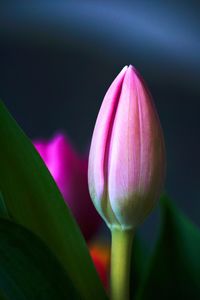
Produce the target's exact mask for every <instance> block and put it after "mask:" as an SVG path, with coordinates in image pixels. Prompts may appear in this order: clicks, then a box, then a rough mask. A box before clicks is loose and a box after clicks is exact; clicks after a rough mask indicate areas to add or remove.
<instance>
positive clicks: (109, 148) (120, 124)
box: [88, 66, 165, 229]
mask: <svg viewBox="0 0 200 300" xmlns="http://www.w3.org/2000/svg"><path fill="white" fill-rule="evenodd" d="M164 175H165V146H164V139H163V133H162V129H161V126H160V122H159V118H158V115H157V112H156V109H155V106H154V103H153V100H152V98H151V95H150V93H149V91H148V89H147V87H146V86H145V83H144V81H143V79H142V78H141V76H140V75H139V74H138V72H137V71H136V70H135V69H134V67H133V66H129V67H127V66H126V67H124V68H123V70H122V71H121V72H120V73H119V75H118V76H117V77H116V79H115V80H114V82H113V83H112V84H111V86H110V88H109V89H108V91H107V93H106V95H105V98H104V100H103V103H102V106H101V108H100V111H99V114H98V118H97V121H96V125H95V128H94V132H93V137H92V143H91V148H90V154H89V170H88V181H89V191H90V196H91V198H92V200H93V202H94V205H95V207H96V209H97V211H98V212H99V214H100V215H101V216H102V217H103V219H104V220H105V221H106V223H107V225H108V226H109V227H110V228H113V227H119V228H121V229H133V228H135V227H136V226H137V225H138V224H139V223H141V222H142V221H143V219H144V218H145V217H146V216H147V215H148V214H149V212H150V211H151V210H152V208H153V207H154V206H155V204H156V201H157V200H158V198H159V195H160V192H161V190H162V187H163V183H164Z"/></svg>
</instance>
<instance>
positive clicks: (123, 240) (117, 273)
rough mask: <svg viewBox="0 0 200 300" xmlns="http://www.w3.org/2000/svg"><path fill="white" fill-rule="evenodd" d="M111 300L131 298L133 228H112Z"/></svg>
mask: <svg viewBox="0 0 200 300" xmlns="http://www.w3.org/2000/svg"><path fill="white" fill-rule="evenodd" d="M111 235H112V247H111V276H110V289H111V290H110V295H111V300H121V299H126V300H128V299H129V289H130V287H129V286H130V284H129V281H130V266H131V254H132V242H133V236H134V232H133V230H120V229H112V230H111Z"/></svg>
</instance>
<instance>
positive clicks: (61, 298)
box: [0, 219, 81, 300]
mask: <svg viewBox="0 0 200 300" xmlns="http://www.w3.org/2000/svg"><path fill="white" fill-rule="evenodd" d="M0 299H9V300H22V299H23V300H34V299H37V300H44V299H48V300H66V299H72V300H73V299H74V300H78V299H79V300H80V299H81V297H80V296H79V295H78V293H77V291H76V290H75V287H74V286H73V284H72V282H71V281H70V279H69V278H68V276H67V274H66V272H65V270H64V269H63V268H62V266H61V265H60V264H59V262H58V260H57V259H56V257H55V256H54V255H53V254H52V253H51V251H49V249H48V248H47V247H46V245H45V244H44V243H43V242H42V241H41V240H40V239H39V238H38V237H37V236H36V235H34V234H33V233H31V232H30V231H28V230H27V229H25V228H24V227H22V226H20V225H17V224H15V223H13V222H10V221H8V220H5V219H0Z"/></svg>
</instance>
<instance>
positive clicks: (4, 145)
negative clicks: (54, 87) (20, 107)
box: [0, 101, 106, 300]
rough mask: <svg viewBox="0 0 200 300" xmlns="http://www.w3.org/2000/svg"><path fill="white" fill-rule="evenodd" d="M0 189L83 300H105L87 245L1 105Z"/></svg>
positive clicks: (13, 214)
mask: <svg viewBox="0 0 200 300" xmlns="http://www.w3.org/2000/svg"><path fill="white" fill-rule="evenodd" d="M0 190H1V191H2V193H3V196H4V200H5V204H6V207H7V209H8V212H9V215H11V217H12V218H13V219H14V220H15V221H16V222H17V223H19V224H21V225H23V226H25V227H26V228H28V229H30V230H32V231H33V232H34V233H36V234H37V235H38V236H39V237H40V238H41V239H42V240H43V241H44V242H46V244H47V245H48V246H49V248H50V249H51V250H52V251H53V252H54V253H55V255H56V256H57V258H58V259H59V260H60V262H61V264H62V265H63V266H64V268H65V270H66V272H67V274H68V276H69V277H70V278H71V280H72V282H73V283H75V284H76V288H77V290H78V291H79V293H80V294H81V296H82V299H87V300H90V299H92V300H93V299H96V300H98V299H99V300H102V299H106V294H105V292H104V289H103V287H102V284H101V282H100V280H99V278H98V275H97V273H96V270H95V268H94V265H93V263H92V261H91V258H90V255H89V252H88V248H87V245H86V243H85V241H84V239H83V237H82V235H81V232H80V230H79V228H78V226H77V224H76V222H75V221H74V219H73V217H72V215H71V213H70V211H69V209H68V208H67V206H66V204H65V203H64V200H63V198H62V196H61V194H60V192H59V190H58V188H57V186H56V184H55V182H54V180H53V178H52V176H51V175H50V173H49V171H48V170H47V168H46V166H45V165H44V163H43V161H42V159H41V158H40V156H39V154H38V153H37V151H36V150H35V148H34V146H33V145H32V142H31V141H30V140H29V139H28V138H27V137H26V135H25V134H24V133H23V131H22V130H21V129H20V127H19V126H18V125H17V123H16V121H15V120H14V119H13V118H12V117H11V115H10V114H9V113H8V111H7V110H6V108H5V106H4V105H3V103H2V102H1V101H0Z"/></svg>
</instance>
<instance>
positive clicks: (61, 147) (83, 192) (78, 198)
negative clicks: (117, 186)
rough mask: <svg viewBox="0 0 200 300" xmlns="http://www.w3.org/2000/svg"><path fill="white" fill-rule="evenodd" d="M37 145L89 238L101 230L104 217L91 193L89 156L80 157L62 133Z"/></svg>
mask: <svg viewBox="0 0 200 300" xmlns="http://www.w3.org/2000/svg"><path fill="white" fill-rule="evenodd" d="M34 145H35V147H36V149H37V151H38V152H39V154H40V155H41V157H42V159H43V160H44V162H45V164H46V166H47V168H48V169H49V171H50V173H51V175H52V176H53V178H54V180H55V182H56V183H57V185H58V187H59V189H60V191H61V193H62V195H63V198H64V200H65V201H66V203H67V204H68V206H69V208H70V209H71V211H72V213H73V214H74V216H75V218H76V220H77V222H78V224H79V226H80V228H81V230H82V232H83V234H84V236H85V237H86V239H89V238H90V237H91V236H92V235H93V233H95V231H96V230H97V228H98V226H99V224H100V218H99V216H98V214H97V212H96V210H95V209H94V207H93V205H92V203H91V200H90V196H89V191H88V183H87V167H88V159H87V158H86V157H80V156H79V155H78V154H77V153H76V152H75V151H74V149H73V148H72V146H71V145H70V143H69V141H68V140H67V138H66V137H65V136H64V135H62V134H57V135H56V136H55V137H54V138H53V139H52V140H50V141H34Z"/></svg>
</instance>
